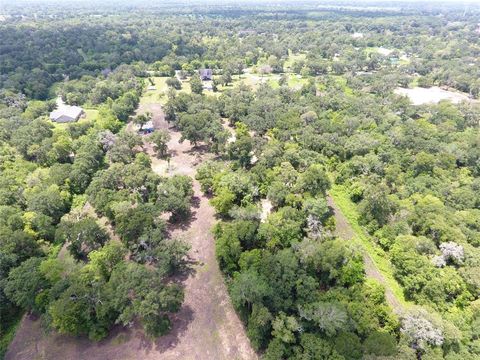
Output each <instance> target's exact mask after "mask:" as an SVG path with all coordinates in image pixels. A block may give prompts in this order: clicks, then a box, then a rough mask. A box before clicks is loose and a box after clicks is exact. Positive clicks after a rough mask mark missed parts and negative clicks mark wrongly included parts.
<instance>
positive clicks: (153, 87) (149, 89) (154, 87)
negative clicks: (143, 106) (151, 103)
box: [147, 85, 157, 91]
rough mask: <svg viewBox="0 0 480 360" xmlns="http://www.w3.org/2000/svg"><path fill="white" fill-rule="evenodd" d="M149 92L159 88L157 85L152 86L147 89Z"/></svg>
mask: <svg viewBox="0 0 480 360" xmlns="http://www.w3.org/2000/svg"><path fill="white" fill-rule="evenodd" d="M147 90H148V91H151V90H157V87H156V86H155V85H150V86H149V87H147Z"/></svg>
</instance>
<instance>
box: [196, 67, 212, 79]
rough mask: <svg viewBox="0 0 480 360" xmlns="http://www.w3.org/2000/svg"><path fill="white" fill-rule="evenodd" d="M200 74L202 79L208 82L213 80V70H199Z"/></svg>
mask: <svg viewBox="0 0 480 360" xmlns="http://www.w3.org/2000/svg"><path fill="white" fill-rule="evenodd" d="M198 74H199V75H200V79H202V80H203V81H207V80H212V76H213V71H212V69H200V70H198Z"/></svg>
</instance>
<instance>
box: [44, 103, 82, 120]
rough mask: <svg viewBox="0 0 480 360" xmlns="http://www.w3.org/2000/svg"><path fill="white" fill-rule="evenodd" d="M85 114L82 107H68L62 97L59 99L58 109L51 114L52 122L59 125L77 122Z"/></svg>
mask: <svg viewBox="0 0 480 360" xmlns="http://www.w3.org/2000/svg"><path fill="white" fill-rule="evenodd" d="M84 115H85V113H84V111H83V109H82V108H81V107H80V106H71V105H66V104H65V103H64V102H63V100H62V98H61V97H58V98H57V108H56V109H55V110H53V111H52V112H51V113H50V120H52V121H55V122H58V123H69V122H75V121H78V119H80V117H81V116H84Z"/></svg>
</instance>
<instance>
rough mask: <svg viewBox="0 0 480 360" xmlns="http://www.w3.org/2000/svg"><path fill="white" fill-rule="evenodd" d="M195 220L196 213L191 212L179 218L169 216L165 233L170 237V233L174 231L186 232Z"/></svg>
mask: <svg viewBox="0 0 480 360" xmlns="http://www.w3.org/2000/svg"><path fill="white" fill-rule="evenodd" d="M195 220H197V217H196V212H195V211H191V210H190V211H189V213H188V214H186V215H185V216H183V217H180V218H179V217H178V216H173V215H171V216H170V218H169V219H168V224H167V233H168V234H169V236H170V235H171V233H172V232H174V231H176V230H177V231H178V230H182V231H187V230H188V229H190V227H191V225H192V223H193V222H194V221H195Z"/></svg>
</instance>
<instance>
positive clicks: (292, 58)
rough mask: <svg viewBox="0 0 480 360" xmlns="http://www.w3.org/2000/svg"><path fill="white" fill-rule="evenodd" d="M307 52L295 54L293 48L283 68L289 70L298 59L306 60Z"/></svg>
mask: <svg viewBox="0 0 480 360" xmlns="http://www.w3.org/2000/svg"><path fill="white" fill-rule="evenodd" d="M306 59H307V54H294V53H292V51H291V50H289V51H288V59H287V60H286V61H285V63H284V64H283V68H284V70H285V71H287V72H289V71H291V69H292V66H293V64H294V63H295V62H296V61H300V60H306Z"/></svg>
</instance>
